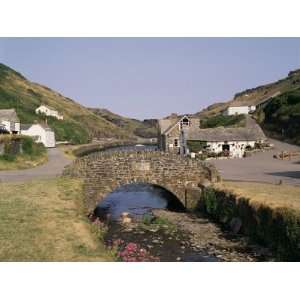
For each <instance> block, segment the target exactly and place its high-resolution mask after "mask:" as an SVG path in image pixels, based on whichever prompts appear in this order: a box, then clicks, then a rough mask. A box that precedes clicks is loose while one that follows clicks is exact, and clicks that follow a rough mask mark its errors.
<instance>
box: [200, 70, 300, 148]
mask: <svg viewBox="0 0 300 300" xmlns="http://www.w3.org/2000/svg"><path fill="white" fill-rule="evenodd" d="M266 99H270V101H269V102H268V104H267V105H266V106H264V107H262V108H260V109H259V110H257V111H256V112H255V114H254V117H255V118H256V120H257V121H258V123H260V125H261V126H262V127H263V129H264V131H265V132H266V134H267V135H269V136H271V137H274V138H278V139H281V140H285V141H288V142H291V143H295V144H298V145H300V69H298V70H295V71H292V72H290V73H289V74H288V76H287V77H286V78H283V79H281V80H278V81H276V82H273V83H270V84H266V85H262V86H258V87H256V88H252V89H247V90H245V91H242V92H240V93H237V94H235V96H234V98H233V99H232V100H230V101H228V102H219V103H215V104H213V105H210V106H208V107H207V108H206V109H204V110H202V111H200V112H198V113H196V114H195V116H198V117H199V118H200V120H201V124H202V126H203V127H216V126H227V125H228V124H229V125H232V124H231V123H232V122H233V123H235V124H233V125H234V126H236V124H240V121H242V122H243V120H239V119H238V117H235V116H232V117H224V116H222V115H221V112H222V111H223V110H225V109H226V108H227V107H228V106H239V105H256V104H258V103H260V102H261V101H263V100H266Z"/></svg>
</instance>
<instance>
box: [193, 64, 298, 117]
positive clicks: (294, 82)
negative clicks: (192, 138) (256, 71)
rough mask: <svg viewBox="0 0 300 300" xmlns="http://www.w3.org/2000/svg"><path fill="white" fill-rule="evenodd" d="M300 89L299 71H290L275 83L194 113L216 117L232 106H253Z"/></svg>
mask: <svg viewBox="0 0 300 300" xmlns="http://www.w3.org/2000/svg"><path fill="white" fill-rule="evenodd" d="M297 88H300V69H298V70H295V71H291V72H290V73H289V74H288V76H287V77H286V78H283V79H281V80H278V81H276V82H273V83H270V84H266V85H261V86H258V87H256V88H251V89H247V90H245V91H242V92H239V93H237V94H235V95H234V97H233V99H232V100H230V101H228V102H220V103H215V104H213V105H210V106H208V107H207V108H206V109H203V110H202V111H200V112H198V113H196V115H198V116H200V117H211V116H214V115H218V114H219V113H220V112H221V111H222V110H224V109H226V108H227V107H228V106H230V105H232V106H234V105H236V106H238V105H255V104H257V103H259V102H260V101H262V100H264V99H268V98H271V97H274V96H278V95H280V94H283V93H286V92H290V91H293V90H295V89H297Z"/></svg>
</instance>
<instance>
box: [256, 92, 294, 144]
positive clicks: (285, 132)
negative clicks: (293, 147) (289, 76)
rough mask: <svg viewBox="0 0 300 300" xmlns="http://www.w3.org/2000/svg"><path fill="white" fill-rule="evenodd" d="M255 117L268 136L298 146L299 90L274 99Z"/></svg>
mask: <svg viewBox="0 0 300 300" xmlns="http://www.w3.org/2000/svg"><path fill="white" fill-rule="evenodd" d="M255 115H256V116H257V120H258V121H259V122H260V124H261V125H262V127H263V129H264V130H265V131H266V132H267V133H268V134H269V135H270V136H272V137H274V138H278V139H281V140H285V141H288V142H291V143H294V144H298V145H300V88H298V89H296V90H294V91H290V92H286V93H283V94H281V95H279V96H277V97H274V98H273V99H272V100H271V101H270V102H269V103H268V104H267V105H266V106H265V107H264V108H262V109H261V110H258V111H257V112H256V113H255Z"/></svg>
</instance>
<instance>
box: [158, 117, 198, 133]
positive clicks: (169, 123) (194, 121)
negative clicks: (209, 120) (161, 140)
mask: <svg viewBox="0 0 300 300" xmlns="http://www.w3.org/2000/svg"><path fill="white" fill-rule="evenodd" d="M184 117H187V118H188V119H189V120H190V121H191V127H195V128H198V127H199V123H200V122H199V118H195V117H189V116H181V117H177V118H166V119H160V120H158V126H159V129H160V133H161V134H165V133H167V132H168V131H169V130H170V129H171V128H172V127H173V126H175V125H176V124H177V123H178V122H179V121H180V120H181V119H183V118H184ZM191 127H190V128H191Z"/></svg>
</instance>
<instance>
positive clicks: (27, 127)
mask: <svg viewBox="0 0 300 300" xmlns="http://www.w3.org/2000/svg"><path fill="white" fill-rule="evenodd" d="M33 125H39V126H41V127H42V128H44V129H45V130H46V131H52V129H51V128H50V127H49V126H48V125H47V124H40V123H35V124H21V130H28V129H29V128H30V127H31V126H33Z"/></svg>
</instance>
